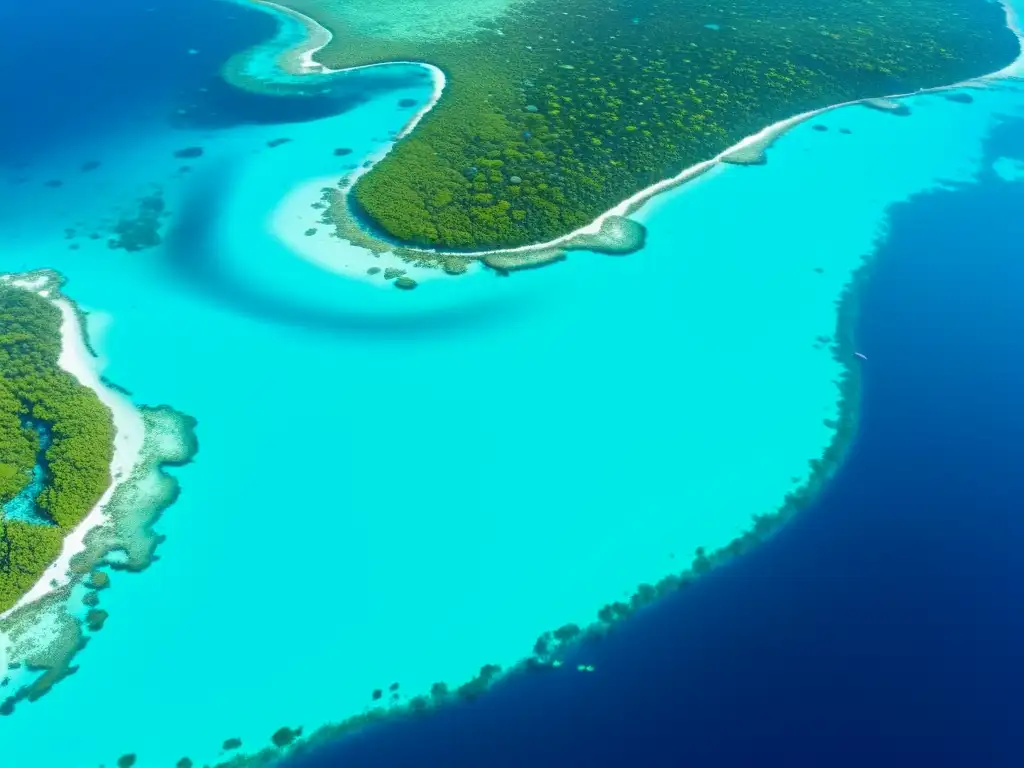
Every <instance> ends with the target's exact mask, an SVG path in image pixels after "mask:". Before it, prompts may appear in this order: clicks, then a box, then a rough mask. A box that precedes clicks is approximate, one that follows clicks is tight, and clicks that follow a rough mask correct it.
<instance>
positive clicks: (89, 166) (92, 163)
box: [80, 160, 100, 173]
mask: <svg viewBox="0 0 1024 768" xmlns="http://www.w3.org/2000/svg"><path fill="white" fill-rule="evenodd" d="M99 167H100V161H99V160H89V161H88V162H85V163H82V166H81V169H80V170H81V171H82V173H88V172H89V171H95V170H96V169H97V168H99Z"/></svg>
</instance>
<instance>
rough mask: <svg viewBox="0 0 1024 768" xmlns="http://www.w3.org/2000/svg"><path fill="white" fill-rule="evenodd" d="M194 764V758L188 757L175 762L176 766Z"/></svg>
mask: <svg viewBox="0 0 1024 768" xmlns="http://www.w3.org/2000/svg"><path fill="white" fill-rule="evenodd" d="M192 765H193V764H192V759H191V758H188V757H183V758H181V760H179V761H178V762H177V763H175V764H174V766H175V768H192Z"/></svg>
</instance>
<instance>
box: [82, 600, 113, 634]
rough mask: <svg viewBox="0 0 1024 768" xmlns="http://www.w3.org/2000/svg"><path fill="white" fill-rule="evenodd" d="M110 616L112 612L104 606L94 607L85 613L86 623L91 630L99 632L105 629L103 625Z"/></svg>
mask: <svg viewBox="0 0 1024 768" xmlns="http://www.w3.org/2000/svg"><path fill="white" fill-rule="evenodd" d="M93 594H95V593H93ZM109 616H110V614H109V613H107V612H106V611H104V610H103V609H102V608H93V609H92V610H91V611H89V612H88V613H87V614H85V623H86V625H87V626H88V627H89V631H90V632H99V631H100V630H101V629H103V625H104V624H105V623H106V621H107V618H108V617H109Z"/></svg>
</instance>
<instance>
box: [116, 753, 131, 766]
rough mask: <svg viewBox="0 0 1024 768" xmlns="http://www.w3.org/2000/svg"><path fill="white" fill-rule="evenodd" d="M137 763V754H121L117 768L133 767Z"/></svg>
mask: <svg viewBox="0 0 1024 768" xmlns="http://www.w3.org/2000/svg"><path fill="white" fill-rule="evenodd" d="M133 765H135V755H133V754H128V755H121V756H120V757H119V758H117V768H132V766H133Z"/></svg>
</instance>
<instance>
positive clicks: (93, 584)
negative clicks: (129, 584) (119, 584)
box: [86, 571, 110, 591]
mask: <svg viewBox="0 0 1024 768" xmlns="http://www.w3.org/2000/svg"><path fill="white" fill-rule="evenodd" d="M86 586H88V587H90V588H92V589H95V590H97V591H98V590H101V589H106V588H107V587H109V586H110V576H108V575H107V574H106V572H105V571H93V572H92V573H90V574H89V581H87V582H86Z"/></svg>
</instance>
